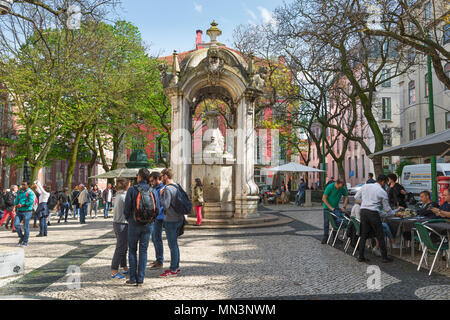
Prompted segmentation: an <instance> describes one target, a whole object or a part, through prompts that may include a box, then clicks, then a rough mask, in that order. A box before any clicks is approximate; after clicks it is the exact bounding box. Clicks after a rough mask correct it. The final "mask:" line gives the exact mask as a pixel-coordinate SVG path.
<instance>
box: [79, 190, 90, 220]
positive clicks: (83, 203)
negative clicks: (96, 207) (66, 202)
mask: <svg viewBox="0 0 450 320" xmlns="http://www.w3.org/2000/svg"><path fill="white" fill-rule="evenodd" d="M79 190H80V195H79V197H78V198H79V203H80V224H86V216H87V212H88V206H89V201H90V196H89V191H88V190H87V188H86V187H85V186H84V185H83V184H80V186H79Z"/></svg>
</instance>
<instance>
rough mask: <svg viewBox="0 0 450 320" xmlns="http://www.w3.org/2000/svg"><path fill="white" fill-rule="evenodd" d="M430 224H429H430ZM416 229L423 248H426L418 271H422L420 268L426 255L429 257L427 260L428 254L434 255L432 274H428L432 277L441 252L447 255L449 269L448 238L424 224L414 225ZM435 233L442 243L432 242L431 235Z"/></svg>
mask: <svg viewBox="0 0 450 320" xmlns="http://www.w3.org/2000/svg"><path fill="white" fill-rule="evenodd" d="M429 223H430V222H428V224H429ZM414 225H415V227H416V229H417V233H418V234H419V239H420V241H421V243H422V246H423V248H424V250H423V254H422V257H421V258H420V263H419V267H418V268H417V271H419V270H420V267H421V266H422V262H423V259H424V257H425V255H426V256H427V257H426V259H428V253H430V254H432V255H433V254H434V255H435V257H434V259H433V264H432V265H431V268H430V272H429V273H428V275H431V273H432V272H433V268H434V265H435V263H436V260H437V257H438V256H439V252H440V251H441V250H442V253H443V254H445V255H446V256H447V259H446V260H447V262H446V266H447V267H448V259H449V257H448V252H447V251H448V250H449V246H448V242H447V243H444V242H445V239H446V237H444V236H441V235H440V234H439V233H437V232H436V231H434V230H433V229H432V228H430V227H429V226H428V225H425V224H422V223H415V224H414ZM432 233H434V234H435V235H437V236H438V237H439V238H440V239H441V241H440V243H439V244H437V243H434V242H433V241H432V240H431V234H432Z"/></svg>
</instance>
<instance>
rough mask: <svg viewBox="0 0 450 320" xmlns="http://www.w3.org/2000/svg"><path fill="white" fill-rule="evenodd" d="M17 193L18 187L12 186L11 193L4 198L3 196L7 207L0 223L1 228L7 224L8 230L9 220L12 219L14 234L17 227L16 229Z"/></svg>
mask: <svg viewBox="0 0 450 320" xmlns="http://www.w3.org/2000/svg"><path fill="white" fill-rule="evenodd" d="M16 193H17V186H15V185H12V186H11V188H10V191H9V192H7V193H6V194H5V195H4V196H3V200H4V203H5V207H4V210H3V217H2V220H1V221H0V227H1V226H2V225H3V223H5V222H6V225H5V227H6V229H8V218H11V220H12V223H11V224H12V230H13V232H15V231H16V229H15V227H14V217H15V210H14V200H16Z"/></svg>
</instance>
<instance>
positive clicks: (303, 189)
mask: <svg viewBox="0 0 450 320" xmlns="http://www.w3.org/2000/svg"><path fill="white" fill-rule="evenodd" d="M307 187H308V185H307V184H306V183H305V179H301V180H300V186H299V190H298V193H297V196H298V199H297V205H298V206H301V205H302V204H303V203H304V202H305V201H304V199H305V194H306V188H307Z"/></svg>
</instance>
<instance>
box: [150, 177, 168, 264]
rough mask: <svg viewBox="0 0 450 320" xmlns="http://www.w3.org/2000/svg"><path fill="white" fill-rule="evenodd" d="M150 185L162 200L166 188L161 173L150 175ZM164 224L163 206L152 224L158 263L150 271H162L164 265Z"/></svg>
mask: <svg viewBox="0 0 450 320" xmlns="http://www.w3.org/2000/svg"><path fill="white" fill-rule="evenodd" d="M150 184H151V186H152V187H153V190H155V191H156V195H157V197H158V198H159V199H161V198H160V197H161V190H162V189H164V188H165V187H166V186H165V185H164V184H163V183H162V181H161V173H159V172H157V171H155V172H152V173H151V175H150ZM163 224H164V208H163V207H162V206H161V207H160V210H159V215H158V216H157V217H156V220H155V222H153V224H152V242H153V245H154V247H155V254H156V261H154V262H152V264H151V267H150V269H161V268H162V267H163V263H164V245H163V240H162V231H163Z"/></svg>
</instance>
